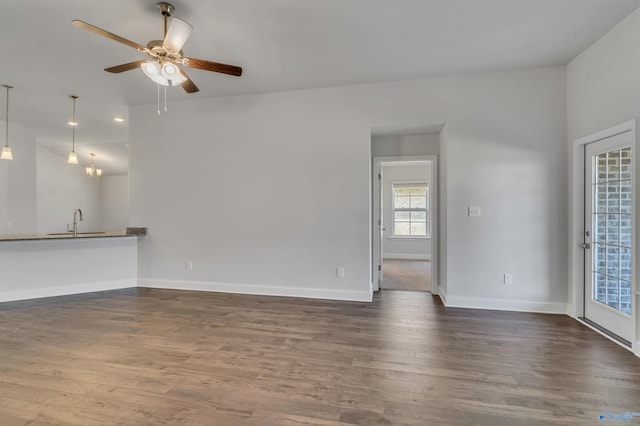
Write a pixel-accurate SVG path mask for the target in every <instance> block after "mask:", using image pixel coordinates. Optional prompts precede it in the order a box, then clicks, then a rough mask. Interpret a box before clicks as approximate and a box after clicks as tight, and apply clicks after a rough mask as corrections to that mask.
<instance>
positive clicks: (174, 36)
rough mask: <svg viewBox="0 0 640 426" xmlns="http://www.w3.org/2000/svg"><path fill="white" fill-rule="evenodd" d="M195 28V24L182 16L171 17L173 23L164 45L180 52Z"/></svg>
mask: <svg viewBox="0 0 640 426" xmlns="http://www.w3.org/2000/svg"><path fill="white" fill-rule="evenodd" d="M191 30H193V26H191V24H189V23H188V22H185V21H183V20H182V19H180V18H171V25H169V30H168V31H167V35H166V36H164V41H163V42H162V46H163V47H165V48H166V49H169V50H171V51H173V52H179V51H180V49H182V46H183V45H184V42H185V41H187V39H188V38H189V35H190V34H191Z"/></svg>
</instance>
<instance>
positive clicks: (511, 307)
mask: <svg viewBox="0 0 640 426" xmlns="http://www.w3.org/2000/svg"><path fill="white" fill-rule="evenodd" d="M442 301H443V303H444V304H445V306H446V307H447V308H469V309H490V310H497V311H515V312H537V313H545V314H561V315H566V314H567V304H566V303H558V302H537V301H526V300H513V299H487V298H483V297H465V296H451V295H449V296H446V295H445V297H444V298H443V300H442Z"/></svg>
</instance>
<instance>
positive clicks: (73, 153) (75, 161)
mask: <svg viewBox="0 0 640 426" xmlns="http://www.w3.org/2000/svg"><path fill="white" fill-rule="evenodd" d="M69 97H70V98H71V99H73V113H72V114H73V115H72V118H71V121H69V125H70V126H71V152H69V157H68V158H67V163H69V164H78V154H76V126H77V125H78V122H77V121H76V99H78V97H77V96H75V95H71V96H69Z"/></svg>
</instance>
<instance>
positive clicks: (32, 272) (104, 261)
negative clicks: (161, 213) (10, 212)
mask: <svg viewBox="0 0 640 426" xmlns="http://www.w3.org/2000/svg"><path fill="white" fill-rule="evenodd" d="M146 235H147V228H127V229H123V230H120V231H101V232H100V233H97V232H91V233H78V236H77V237H75V238H74V237H73V235H72V234H71V233H66V232H65V233H59V234H54V235H52V234H44V235H43V234H23V235H19V234H14V235H0V271H2V273H1V274H0V303H2V302H8V301H13V300H25V299H34V298H40V297H51V296H62V295H68V294H78V293H88V292H94V291H104V290H115V289H121V288H129V287H136V286H137V285H138V243H139V242H140V240H141V239H140V238H136V237H144V236H146Z"/></svg>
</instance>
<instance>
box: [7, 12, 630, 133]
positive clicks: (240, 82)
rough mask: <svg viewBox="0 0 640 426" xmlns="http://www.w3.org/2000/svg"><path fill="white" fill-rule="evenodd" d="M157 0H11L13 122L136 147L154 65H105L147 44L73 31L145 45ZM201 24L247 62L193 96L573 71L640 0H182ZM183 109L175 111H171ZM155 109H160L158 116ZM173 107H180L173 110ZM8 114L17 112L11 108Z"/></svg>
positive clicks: (205, 36)
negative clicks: (572, 64) (132, 125)
mask: <svg viewBox="0 0 640 426" xmlns="http://www.w3.org/2000/svg"><path fill="white" fill-rule="evenodd" d="M155 4H156V1H155V0H111V1H108V2H98V1H89V0H56V1H50V0H28V1H25V0H5V1H3V4H2V13H0V52H1V53H2V59H1V60H0V84H10V85H12V86H14V87H15V88H14V89H13V90H12V92H11V120H12V121H14V122H16V123H17V124H19V125H24V126H29V127H31V128H36V129H37V134H38V138H39V141H40V142H42V143H46V142H48V141H50V142H52V143H54V142H58V143H59V142H61V141H66V140H68V139H70V129H69V128H68V126H67V125H66V122H67V120H68V118H69V116H70V110H71V101H70V100H69V97H68V96H69V95H70V94H76V95H78V96H79V97H80V98H79V100H78V104H77V108H78V114H77V116H78V121H80V123H81V125H80V126H79V128H78V133H77V139H76V140H77V141H78V144H79V145H82V144H83V143H87V144H91V143H93V144H96V143H112V142H126V140H127V138H128V136H127V135H128V132H127V125H126V123H125V124H124V125H122V124H117V123H114V122H113V117H114V116H116V115H119V116H123V117H125V118H127V106H128V105H132V104H154V103H155V100H156V86H155V85H154V84H153V83H152V82H151V81H150V80H148V79H147V78H146V77H145V76H144V75H143V74H142V72H141V71H139V70H133V71H128V72H125V73H122V74H109V73H106V72H104V71H103V68H105V67H108V66H113V65H118V64H122V63H125V62H131V61H134V60H138V59H143V57H142V54H140V53H139V52H137V51H136V50H135V49H132V48H130V47H127V46H125V45H122V44H119V43H116V42H114V41H112V40H108V39H105V38H102V37H100V36H98V35H96V34H93V33H90V32H88V31H86V30H82V29H80V28H77V27H75V26H73V25H71V23H70V22H71V20H72V19H80V20H84V21H86V22H89V23H91V24H93V25H96V26H98V27H101V28H104V29H106V30H108V31H111V32H113V33H116V34H118V35H121V36H123V37H125V38H128V39H130V40H133V41H135V42H137V43H140V44H143V45H144V44H146V43H147V42H148V41H149V40H151V39H160V38H162V17H161V15H160V14H159V12H158V10H157V9H156V6H155ZM172 4H173V5H174V6H175V8H176V11H175V13H174V16H177V17H180V18H182V19H184V20H186V21H187V22H189V23H191V24H192V25H193V26H194V30H193V32H192V33H191V37H190V38H189V40H188V41H187V42H186V44H185V45H184V47H183V50H184V52H185V55H186V56H189V57H195V58H201V59H208V60H213V61H217V62H224V63H229V64H233V65H239V66H242V67H243V68H244V74H243V76H242V77H240V78H236V77H231V76H226V75H221V74H215V73H210V72H207V71H202V70H188V74H189V76H190V77H191V79H192V80H193V81H194V82H195V83H196V85H198V87H199V88H200V92H199V93H197V94H191V95H188V94H186V93H184V92H183V91H182V89H181V88H173V89H170V90H169V93H168V99H169V102H171V101H174V100H180V99H187V98H204V97H212V96H223V95H234V94H247V93H259V92H272V91H282V90H290V89H302V88H315V87H326V86H337V85H347V84H357V83H368V82H379V81H390V80H403V79H413V78H421V77H428V76H435V75H443V74H454V73H468V72H481V71H492V70H505V69H516V68H526V67H540V66H550V65H563V64H566V63H568V62H569V61H570V60H571V59H572V58H574V57H575V56H576V55H577V54H579V53H580V52H581V51H583V50H584V49H585V48H587V47H588V46H589V45H590V44H592V43H593V42H595V41H596V40H597V39H598V38H600V37H601V36H602V35H604V34H605V33H606V32H607V31H608V30H609V29H611V28H612V27H613V26H615V25H616V24H617V23H618V22H620V21H621V20H622V19H623V18H624V16H626V15H628V14H629V13H630V12H631V11H633V10H634V9H636V8H637V7H638V6H640V0H268V1H267V0H189V1H187V0H175V1H172ZM170 108H171V106H170ZM154 111H155V106H150V113H153V112H154ZM169 113H170V112H169ZM0 117H2V119H4V108H2V111H0Z"/></svg>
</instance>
